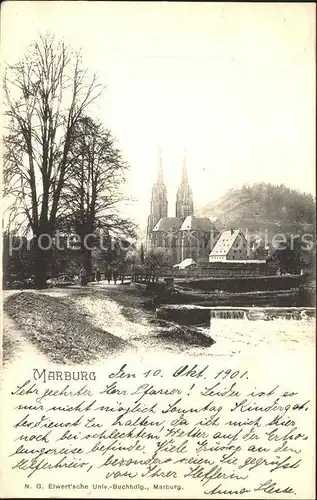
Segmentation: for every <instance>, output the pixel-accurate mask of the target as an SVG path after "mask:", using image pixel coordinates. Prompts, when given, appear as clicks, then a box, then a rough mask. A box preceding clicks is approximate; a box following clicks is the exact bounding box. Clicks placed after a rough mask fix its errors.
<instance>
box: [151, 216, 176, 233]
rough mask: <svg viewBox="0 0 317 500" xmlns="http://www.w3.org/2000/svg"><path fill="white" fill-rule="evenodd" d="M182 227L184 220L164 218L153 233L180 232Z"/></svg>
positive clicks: (156, 225) (154, 228)
mask: <svg viewBox="0 0 317 500" xmlns="http://www.w3.org/2000/svg"><path fill="white" fill-rule="evenodd" d="M181 225H182V219H181V218H179V217H162V219H160V220H159V221H158V222H157V223H156V224H155V226H154V227H153V229H152V231H173V230H174V231H178V230H179V229H180V227H181Z"/></svg>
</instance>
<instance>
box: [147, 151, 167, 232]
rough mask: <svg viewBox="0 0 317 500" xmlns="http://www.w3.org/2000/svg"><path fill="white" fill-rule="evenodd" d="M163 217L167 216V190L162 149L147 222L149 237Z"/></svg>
mask: <svg viewBox="0 0 317 500" xmlns="http://www.w3.org/2000/svg"><path fill="white" fill-rule="evenodd" d="M162 217H167V191H166V187H165V184H164V181H163V167H162V157H161V150H160V151H159V163H158V171H157V179H156V182H155V184H154V186H153V189H152V198H151V212H150V215H149V217H148V224H147V236H148V238H149V237H150V236H151V232H152V229H153V227H154V226H155V224H156V223H157V222H158V221H159V220H160V219H161V218H162Z"/></svg>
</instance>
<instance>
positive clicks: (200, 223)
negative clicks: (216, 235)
mask: <svg viewBox="0 0 317 500" xmlns="http://www.w3.org/2000/svg"><path fill="white" fill-rule="evenodd" d="M215 229H216V228H215V226H214V225H213V223H212V222H211V220H210V219H208V218H207V217H195V216H194V215H189V216H188V217H186V219H185V220H184V222H183V224H182V227H181V231H195V230H196V231H197V230H198V231H206V232H208V231H212V230H215Z"/></svg>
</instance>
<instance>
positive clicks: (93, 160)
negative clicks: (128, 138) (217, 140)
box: [3, 35, 135, 288]
mask: <svg viewBox="0 0 317 500" xmlns="http://www.w3.org/2000/svg"><path fill="white" fill-rule="evenodd" d="M3 88H4V95H5V103H6V110H5V115H6V123H5V127H6V135H5V137H4V146H5V152H4V173H3V174H4V186H5V189H4V195H5V196H8V197H9V199H10V200H11V201H12V203H11V204H10V207H9V213H10V226H11V227H9V231H10V237H11V236H12V225H13V227H14V230H13V234H18V233H21V231H22V229H23V230H24V231H25V233H26V234H29V233H30V232H31V237H32V245H31V246H32V259H30V260H31V261H32V262H31V264H30V265H31V266H32V268H33V274H34V275H35V283H36V286H37V287H39V288H42V287H45V284H46V277H47V273H48V269H49V266H50V264H52V258H53V254H54V251H53V247H54V238H55V237H56V233H57V232H59V233H60V234H62V235H64V236H67V235H68V234H69V233H74V234H76V235H77V236H76V239H77V244H78V247H79V250H80V254H81V261H82V264H83V265H84V266H85V268H86V271H87V272H88V274H89V275H90V274H91V270H92V269H91V267H92V264H91V248H92V247H93V246H94V243H96V244H97V243H98V237H99V233H100V232H103V234H105V233H106V234H107V235H108V237H109V238H112V239H113V238H118V239H119V238H120V239H122V238H130V239H131V238H133V237H134V236H135V227H134V225H133V224H132V222H131V221H129V220H128V219H125V218H124V217H122V216H121V215H120V213H119V210H118V205H119V202H120V201H122V199H123V197H122V195H121V193H120V184H121V183H122V182H123V181H124V178H125V173H126V170H127V168H128V165H127V163H126V162H125V161H124V160H123V158H122V155H121V153H120V151H119V150H118V149H117V148H116V146H115V141H114V138H113V137H112V135H111V132H110V131H109V130H107V129H106V128H105V127H104V126H103V125H102V123H100V122H99V121H97V120H95V119H93V117H92V116H91V111H92V109H93V105H94V103H95V102H96V100H97V99H98V97H99V96H100V94H101V93H102V91H103V87H102V86H101V85H100V84H99V83H98V80H97V77H96V75H93V76H92V77H91V78H89V74H88V72H87V70H85V69H84V68H83V65H82V60H81V56H80V54H78V53H75V52H74V51H73V50H72V49H70V48H69V47H67V46H66V45H65V44H64V43H63V42H59V41H57V40H55V38H54V37H52V36H50V35H46V36H42V37H40V39H39V41H37V42H34V43H33V44H32V45H31V47H30V49H29V50H28V52H27V53H26V55H25V56H24V57H23V58H22V60H21V61H19V62H18V63H16V64H14V65H11V66H7V68H6V72H5V77H4V86H3ZM55 253H56V252H55ZM19 255H21V252H20V254H19Z"/></svg>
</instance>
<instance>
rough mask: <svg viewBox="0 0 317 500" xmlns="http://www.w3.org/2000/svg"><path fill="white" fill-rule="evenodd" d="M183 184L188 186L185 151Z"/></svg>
mask: <svg viewBox="0 0 317 500" xmlns="http://www.w3.org/2000/svg"><path fill="white" fill-rule="evenodd" d="M182 184H188V177H187V165H186V153H185V150H184V157H183V168H182Z"/></svg>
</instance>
